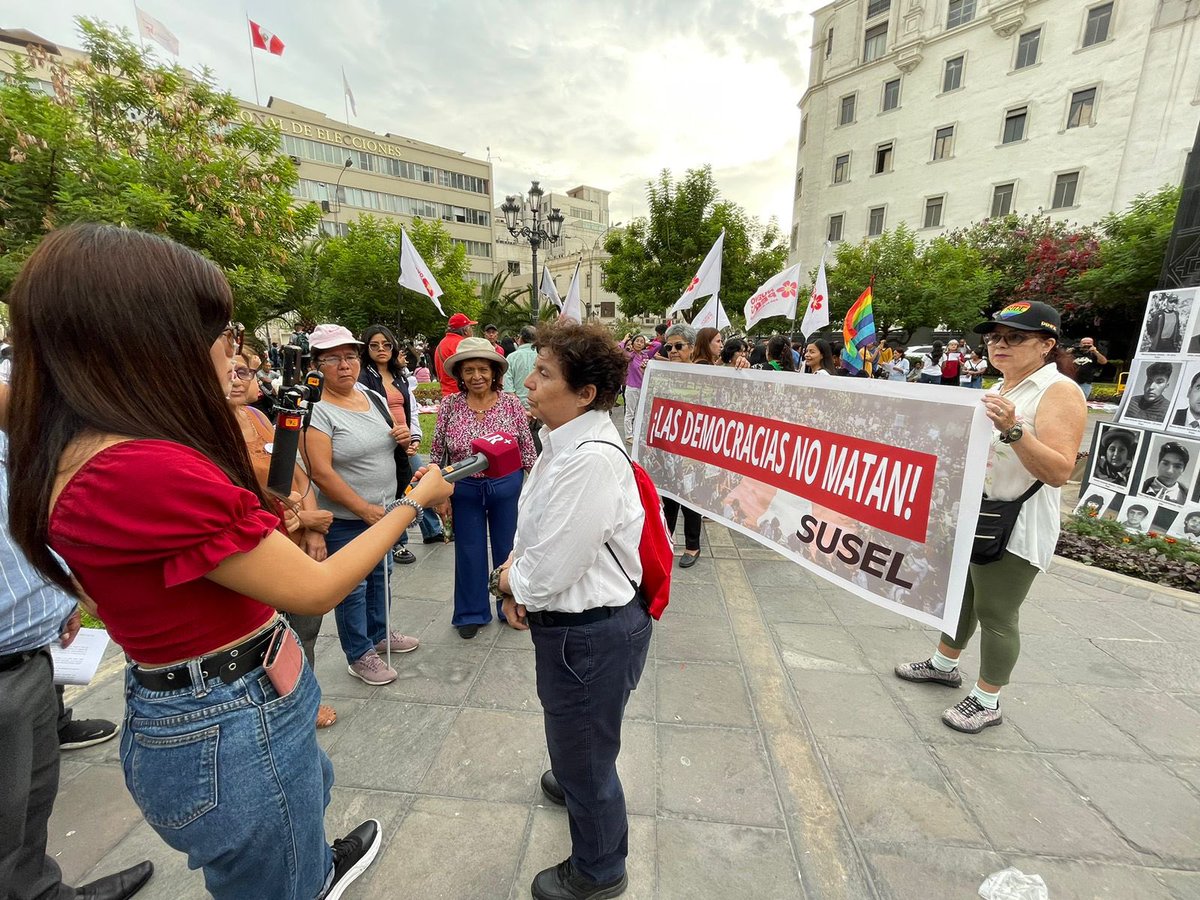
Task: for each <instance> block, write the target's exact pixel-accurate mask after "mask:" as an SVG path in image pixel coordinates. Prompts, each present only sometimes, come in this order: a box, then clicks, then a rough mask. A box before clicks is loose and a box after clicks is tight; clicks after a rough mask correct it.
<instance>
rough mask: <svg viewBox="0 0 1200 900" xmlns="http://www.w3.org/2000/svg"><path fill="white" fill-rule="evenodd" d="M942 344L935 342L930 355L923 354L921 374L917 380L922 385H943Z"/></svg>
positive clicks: (930, 349)
mask: <svg viewBox="0 0 1200 900" xmlns="http://www.w3.org/2000/svg"><path fill="white" fill-rule="evenodd" d="M942 353H943V350H942V342H941V341H934V342H933V346H932V347H930V348H929V352H928V353H922V354H921V374H920V375H919V376H918V378H917V380H918V381H920V382H921V384H941V383H942Z"/></svg>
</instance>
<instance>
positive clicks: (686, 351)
mask: <svg viewBox="0 0 1200 900" xmlns="http://www.w3.org/2000/svg"><path fill="white" fill-rule="evenodd" d="M663 342H664V344H665V346H666V348H667V359H668V360H669V361H670V362H691V361H692V354H693V353H694V352H695V349H696V329H695V328H693V327H692V326H691V325H685V324H683V323H682V322H680V323H678V324H676V325H672V326H671V327H670V328H668V329H667V333H666V334H665V335H664V336H663ZM662 502H663V512H664V513H666V515H667V531H669V532H670V533H671V534H672V535H673V534H675V525H676V524H677V523H678V522H679V511H680V509H682V510H683V556H681V557H679V568H681V569H690V568H691V567H692V566H694V565H695V564H696V563H697V562H698V561H699V559H700V526H701V524H702V521H703V520H702V519H701V517H700V513H698V512H696V511H695V510H694V509H691V508H689V507H687V506H683V505H682V504H681V503H679V502H678V501H677V500H672V499H671V498H670V497H663V498H662Z"/></svg>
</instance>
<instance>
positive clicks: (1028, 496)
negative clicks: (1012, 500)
mask: <svg viewBox="0 0 1200 900" xmlns="http://www.w3.org/2000/svg"><path fill="white" fill-rule="evenodd" d="M1043 487H1045V485H1043V484H1042V482H1040V481H1035V482H1034V483H1033V484H1032V485H1031V486H1030V488H1029V490H1027V491H1026V492H1025V493H1023V494H1022V495H1021V496H1020V498H1019V500H1020V502H1021V503H1024V502H1025V501H1026V500H1030V499H1032V498H1033V495H1034V494H1036V493H1037V492H1038V491H1040V490H1041V489H1042V488H1043Z"/></svg>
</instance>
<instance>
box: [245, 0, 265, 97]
mask: <svg viewBox="0 0 1200 900" xmlns="http://www.w3.org/2000/svg"><path fill="white" fill-rule="evenodd" d="M246 40H247V41H249V43H250V75H251V77H253V78H254V105H255V106H262V101H261V100H259V99H258V70H257V69H256V68H255V67H254V37H253V36H252V35H251V34H250V17H249V16H246Z"/></svg>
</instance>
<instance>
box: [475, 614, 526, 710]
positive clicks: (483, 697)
mask: <svg viewBox="0 0 1200 900" xmlns="http://www.w3.org/2000/svg"><path fill="white" fill-rule="evenodd" d="M507 630H509V631H512V630H513V629H511V628H509V629H507ZM465 704H466V705H467V706H479V707H484V708H487V709H515V710H520V711H521V712H536V713H538V714H539V715H540V714H541V711H542V704H541V702H540V701H539V700H538V696H537V678H536V673H535V669H534V662H533V654H532V653H526V652H524V651H522V650H499V649H494V650H492V652H491V653H490V654H488V657H487V659H486V660H485V661H484V663H483V666H482V667H481V668H480V670H479V677H478V678H476V679H475V682H474V684H472V685H471V690H470V691H469V692H468V694H467V698H466V701H465Z"/></svg>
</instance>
